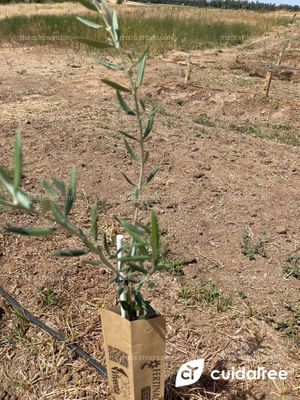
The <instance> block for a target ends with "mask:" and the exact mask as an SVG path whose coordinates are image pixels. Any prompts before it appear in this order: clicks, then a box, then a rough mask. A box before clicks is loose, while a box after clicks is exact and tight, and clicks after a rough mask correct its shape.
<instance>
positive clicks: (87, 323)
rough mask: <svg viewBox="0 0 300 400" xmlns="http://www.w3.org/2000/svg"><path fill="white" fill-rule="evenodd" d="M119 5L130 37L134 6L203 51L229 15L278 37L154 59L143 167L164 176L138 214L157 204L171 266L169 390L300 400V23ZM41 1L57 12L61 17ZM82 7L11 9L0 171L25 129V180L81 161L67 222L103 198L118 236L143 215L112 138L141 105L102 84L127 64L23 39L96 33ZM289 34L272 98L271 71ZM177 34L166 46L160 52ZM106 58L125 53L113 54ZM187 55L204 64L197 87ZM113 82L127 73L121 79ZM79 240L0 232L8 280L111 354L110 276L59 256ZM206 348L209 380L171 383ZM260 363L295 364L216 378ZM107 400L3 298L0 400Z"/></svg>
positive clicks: (25, 220) (18, 217)
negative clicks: (130, 106) (103, 312)
mask: <svg viewBox="0 0 300 400" xmlns="http://www.w3.org/2000/svg"><path fill="white" fill-rule="evenodd" d="M119 9H120V11H121V14H122V21H123V26H124V24H125V25H127V24H128V25H129V27H128V28H127V27H126V26H124V29H127V31H126V34H127V35H129V33H130V32H132V31H133V32H135V33H134V34H135V35H137V34H138V35H140V34H141V33H140V32H144V31H146V28H144V27H143V24H142V23H138V22H136V21H138V19H139V18H140V19H141V20H142V21H146V20H147V21H148V22H147V24H148V26H150V28H151V32H152V31H155V30H156V31H155V34H156V35H158V34H160V31H159V29H160V27H161V26H162V25H163V24H165V21H169V22H168V23H169V29H170V30H171V28H172V29H174V30H175V32H177V31H176V29H177V27H176V23H177V21H178V24H180V27H181V29H183V31H182V32H181V34H182V35H190V36H188V38H189V37H192V38H195V37H196V38H197V40H198V41H199V40H202V42H199V46H200V45H201V46H206V45H207V43H208V41H210V42H209V43H212V42H213V40H215V38H216V37H217V35H221V34H224V29H223V28H222V29H221V28H218V29H219V31H217V32H213V29H217V27H220V26H221V27H223V26H226V27H229V28H228V29H229V31H230V32H233V30H232V26H233V25H232V24H233V23H234V24H236V25H239V26H246V27H247V29H248V30H249V32H251V33H250V34H251V36H256V35H257V34H260V32H264V31H265V32H266V34H263V35H262V36H261V37H259V38H257V39H253V40H251V39H250V40H247V42H245V43H242V44H241V45H236V46H228V47H225V46H224V47H223V48H222V49H220V48H219V42H216V44H215V46H214V47H213V48H212V49H205V50H195V51H187V50H188V49H189V47H188V45H187V44H185V45H183V50H186V51H171V52H168V53H165V54H162V55H160V56H159V57H150V58H149V59H148V61H147V70H146V73H145V77H144V79H145V86H144V88H143V90H142V92H141V93H142V98H143V100H144V103H145V104H146V106H147V108H151V107H152V106H158V107H159V110H160V111H159V113H158V115H157V119H156V121H155V124H154V131H153V137H152V138H151V143H150V142H149V146H150V149H151V157H150V158H149V162H150V163H151V165H153V166H154V165H160V166H161V170H160V171H159V173H158V175H157V177H156V178H155V180H153V182H152V183H151V185H153V186H151V190H150V191H149V192H145V197H144V199H143V200H144V201H143V206H142V210H141V216H142V220H143V222H145V223H148V221H149V214H150V213H151V209H153V208H155V210H156V211H157V213H158V215H159V221H160V228H161V234H162V241H163V249H162V255H163V260H164V261H165V262H166V263H168V264H170V265H171V267H172V268H171V270H170V271H169V273H166V274H165V275H160V276H159V277H158V279H157V281H156V286H155V288H152V289H150V288H149V289H147V290H149V291H148V292H147V296H146V297H147V298H149V299H153V306H154V307H155V308H156V309H158V310H159V311H160V312H161V313H162V314H165V315H166V316H167V326H168V335H167V359H166V361H167V374H166V377H167V378H168V379H167V385H166V388H167V396H166V400H254V399H255V400H262V399H267V400H296V399H299V398H300V387H299V376H300V364H299V349H300V307H299V304H300V248H299V243H300V235H299V219H300V214H299V213H300V210H299V188H300V167H299V165H300V163H299V149H300V114H299V109H300V69H299V66H300V37H299V30H300V21H299V20H298V19H296V20H295V21H294V22H293V23H292V24H288V25H286V26H278V24H279V23H284V24H285V23H286V22H287V20H290V19H291V16H290V15H289V14H288V13H286V14H275V13H274V14H258V13H253V12H242V11H225V10H200V9H192V8H180V7H177V8H174V9H172V8H171V7H164V6H162V7H159V6H158V7H157V8H155V7H153V6H142V7H137V6H135V7H134V6H128V5H127V4H126V5H125V7H123V6H122V7H120V8H119ZM3 10H6V11H5V13H4V11H3ZM175 10H176V11H175ZM36 13H39V14H41V13H48V16H49V19H48V20H47V19H41V16H39V15H34V14H36ZM84 13H86V11H85V9H83V8H81V6H79V5H77V4H75V3H74V5H72V4H69V3H68V4H59V5H58V4H56V5H52V6H50V5H32V4H28V5H26V6H25V5H23V4H22V5H17V6H10V7H0V15H1V16H2V17H3V18H2V20H0V31H1V32H0V35H1V34H2V35H3V33H4V31H5V32H7V34H6V35H5V36H4V38H3V39H2V40H1V39H0V40H1V42H0V60H1V62H0V104H1V107H0V109H1V111H0V132H1V146H0V166H2V165H5V166H6V167H7V173H8V174H9V175H11V174H12V165H13V159H12V157H11V155H12V151H13V141H14V136H15V131H16V129H18V128H19V129H21V130H22V132H23V138H24V139H23V140H24V141H23V143H24V171H23V172H24V174H23V180H22V186H23V187H24V189H25V190H26V191H27V190H28V191H29V192H30V193H33V194H35V195H36V196H39V197H40V196H44V192H43V191H42V190H41V189H40V188H41V181H42V180H43V179H47V180H49V179H50V178H51V176H57V177H58V178H60V179H67V176H66V175H67V171H69V170H70V169H71V167H72V166H76V169H77V171H78V177H79V186H78V196H77V197H78V201H77V204H76V206H75V208H74V214H73V213H72V219H73V218H74V221H78V222H79V224H81V223H82V224H83V226H85V227H88V226H89V221H90V210H89V208H88V203H89V204H90V203H94V202H95V201H96V199H98V200H99V229H101V234H102V233H103V232H105V233H106V235H107V238H108V240H109V242H110V243H111V244H113V243H114V241H115V236H116V234H117V233H119V227H118V226H117V223H116V222H113V216H114V215H120V216H121V217H122V218H124V219H127V218H128V217H129V216H130V215H131V200H130V194H131V190H130V188H129V187H128V185H127V182H126V181H125V180H124V179H122V176H121V174H120V171H121V170H123V169H126V171H127V172H128V174H129V175H130V176H131V174H132V172H133V170H132V162H131V160H130V159H129V157H128V155H126V154H125V151H124V146H123V143H122V138H121V137H120V136H119V135H118V134H117V131H119V130H124V131H127V132H132V121H131V118H132V117H130V116H128V115H125V114H124V113H123V112H122V111H121V110H120V109H119V108H118V107H117V106H116V95H115V91H114V90H112V89H110V88H109V87H107V86H105V85H103V84H102V83H101V82H100V80H101V79H102V78H108V79H112V80H114V79H116V77H115V74H114V73H112V72H111V71H107V70H106V69H105V68H104V67H103V66H102V65H99V64H97V63H96V62H95V58H96V57H95V56H94V54H93V53H87V52H85V51H80V52H79V51H74V48H73V46H71V45H69V44H66V43H65V42H62V41H60V40H57V41H53V40H51V39H49V40H45V41H40V42H39V41H34V40H33V41H32V42H29V41H24V40H20V35H25V34H26V31H27V32H28V31H30V32H32V35H36V34H37V33H38V34H41V29H42V30H45V32H49V34H50V35H51V37H52V38H53V37H54V33H53V32H54V31H58V32H62V33H61V34H62V35H63V36H65V35H67V33H66V28H67V26H64V25H65V24H69V23H70V24H72V26H71V27H70V26H69V29H72V32H73V34H82V35H89V36H90V35H91V34H92V33H93V31H89V32H87V30H86V31H83V33H82V29H83V28H84V27H83V26H81V25H79V23H78V25H75V24H77V22H76V21H75V19H74V17H73V14H74V15H75V14H78V15H79V14H84ZM18 14H20V15H18ZM53 14H55V15H54V16H53ZM175 14H176V15H175ZM5 15H6V16H7V18H8V19H7V18H4V16H5ZM59 15H63V17H62V21H63V22H61V21H60V19H59V18H58V16H59ZM200 15H202V17H201V18H199V16H200ZM26 16H27V17H28V18H29V19H28V20H26ZM282 17H283V18H284V19H283V20H281V18H282ZM17 18H20V19H17ZM39 18H40V19H39ZM151 18H152V19H151ZM176 18H177V19H176ZM174 20H175V22H176V23H175V22H174ZM200 20H201V24H200ZM24 21H25V22H24ZM49 21H50V22H49ZM151 21H154V22H153V24H155V25H154V26H151V23H150V22H151ZM185 21H186V22H185ZM197 21H199V22H197ZM280 21H281V22H280ZM33 22H34V23H33ZM204 22H205V24H206V25H205V24H204ZM145 23H146V22H145ZM31 24H32V25H31ZM197 24H200V25H201V29H202V30H201V29H200V27H198V26H197ZM204 26H205V27H207V26H211V31H208V30H207V32H205V29H204ZM45 32H44V33H42V35H45ZM128 32H129V33H128ZM178 32H179V29H178ZM247 32H248V31H247ZM200 33H201V36H200V39H199V35H200ZM147 34H148V32H147ZM205 34H207V36H205ZM176 35H177V33H176ZM211 35H214V36H213V37H212V36H211ZM0 37H1V36H0ZM203 38H204V39H203ZM207 38H208V39H207ZM287 39H289V46H287V48H286V51H285V53H284V56H283V58H282V63H281V64H280V66H279V67H278V68H276V70H275V71H274V75H273V79H272V83H271V88H270V95H269V98H266V97H265V96H264V91H263V87H264V82H265V76H266V72H267V70H268V67H269V66H270V65H272V64H273V65H274V63H276V61H277V60H278V55H279V53H280V50H281V49H282V46H283V43H285V41H286V40H287ZM30 43H33V45H30ZM40 43H43V45H39V44H40ZM170 43H172V42H170ZM170 43H169V42H159V41H155V42H154V44H153V46H154V50H155V51H156V52H159V51H161V50H166V49H167V47H164V46H167V45H169V44H170ZM173 43H174V42H173ZM58 44H61V45H60V46H59V45H58ZM131 44H132V45H133V47H138V46H137V45H139V46H140V47H141V46H142V45H143V46H144V42H140V41H135V43H131ZM179 45H180V43H179V42H178V43H176V46H177V48H178V46H179ZM155 46H156V47H155ZM103 56H104V57H105V59H107V61H111V62H117V61H118V60H117V59H116V58H115V57H114V55H113V54H104V55H103ZM189 57H190V62H191V64H190V65H191V66H192V70H191V76H190V80H189V81H188V82H185V77H186V71H187V60H188V59H189ZM119 79H120V81H119ZM118 81H119V82H120V83H124V84H125V81H122V76H121V74H120V76H119V77H118ZM125 96H126V95H125ZM2 211H3V209H2ZM37 222H38V221H35V219H34V217H31V216H29V215H23V213H22V212H18V213H15V212H11V213H9V214H7V213H1V207H0V227H1V226H5V225H8V224H11V225H15V226H20V225H24V226H33V225H36V223H37ZM41 223H42V221H41ZM77 245H78V242H77V241H76V240H73V239H72V238H69V237H67V238H66V237H64V235H62V234H58V235H53V236H51V237H50V238H49V239H47V240H45V239H44V238H36V239H35V240H31V239H30V238H26V237H16V236H12V235H10V234H8V233H7V232H5V231H3V230H1V228H0V264H1V268H0V286H3V287H4V288H5V289H6V290H7V291H8V292H9V293H11V294H12V296H14V297H15V298H16V299H17V301H18V302H20V303H21V304H22V305H23V306H24V307H25V308H27V309H28V310H29V311H30V312H32V313H33V314H35V315H36V316H38V317H39V318H41V320H43V321H44V322H46V323H47V324H48V325H50V326H51V327H53V328H54V329H56V330H57V331H59V332H61V333H62V334H63V335H65V336H66V337H67V338H68V339H69V340H70V341H72V342H75V343H77V344H78V345H79V346H80V347H81V348H82V349H84V350H85V351H86V352H87V353H89V354H90V355H91V356H93V357H94V358H95V359H96V360H97V361H99V362H100V363H104V354H103V339H102V331H101V329H102V328H101V323H100V318H99V312H100V309H101V308H107V307H109V306H110V305H112V304H114V302H115V294H114V291H113V290H112V288H111V287H110V286H109V285H108V281H109V279H110V274H109V272H108V271H107V270H106V269H105V268H98V267H92V266H87V265H85V264H84V263H83V262H82V261H83V260H80V259H73V258H72V259H69V258H65V259H56V258H54V257H51V252H52V251H54V250H57V249H58V248H77ZM198 358H204V359H205V370H204V374H203V376H202V377H201V380H200V381H199V382H198V383H197V384H196V385H193V386H187V387H186V388H175V387H174V383H175V382H174V381H175V375H174V374H176V372H177V369H178V367H179V366H180V365H182V364H183V363H185V362H187V361H188V360H192V359H198ZM258 366H264V367H265V368H267V369H268V370H270V369H275V370H280V369H288V370H289V377H288V379H287V380H286V381H276V382H275V383H274V381H263V380H261V381H246V382H244V381H239V380H233V381H230V382H225V381H212V380H211V379H209V377H210V372H211V371H212V369H215V368H216V367H217V368H222V369H225V370H227V369H231V368H232V367H234V368H236V369H240V368H242V367H245V368H246V369H253V368H256V367H258ZM109 398H110V397H109V393H108V392H107V384H106V380H105V379H103V377H102V376H101V375H99V374H98V373H97V372H96V370H94V369H93V368H91V367H89V366H88V365H87V364H86V363H85V362H84V361H83V360H82V359H79V358H77V357H76V356H75V355H74V354H73V353H72V352H70V351H68V350H67V349H66V347H65V346H64V345H63V344H62V343H58V342H56V341H54V340H52V338H51V337H50V336H48V335H47V334H46V333H44V332H42V331H40V330H38V329H36V328H34V327H33V326H32V325H30V324H29V323H28V321H27V320H25V319H24V318H23V317H22V316H20V314H18V313H16V312H14V311H13V310H12V309H11V308H10V307H8V305H7V303H6V302H5V301H4V300H2V298H1V297H0V400H107V399H109Z"/></svg>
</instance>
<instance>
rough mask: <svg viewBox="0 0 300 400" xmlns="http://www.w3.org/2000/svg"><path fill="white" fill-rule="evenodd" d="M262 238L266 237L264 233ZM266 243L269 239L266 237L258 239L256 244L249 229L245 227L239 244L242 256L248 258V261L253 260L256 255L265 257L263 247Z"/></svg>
mask: <svg viewBox="0 0 300 400" xmlns="http://www.w3.org/2000/svg"><path fill="white" fill-rule="evenodd" d="M263 236H266V234H265V233H264V235H263ZM268 242H269V239H268V238H266V237H264V238H260V239H258V241H257V242H255V241H254V239H253V235H252V233H251V231H250V229H249V228H248V227H245V228H244V231H243V237H242V243H241V250H242V254H243V255H244V256H246V257H248V258H249V260H255V256H256V255H260V256H261V257H267V251H266V248H265V245H266V243H268Z"/></svg>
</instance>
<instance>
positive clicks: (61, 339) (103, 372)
mask: <svg viewBox="0 0 300 400" xmlns="http://www.w3.org/2000/svg"><path fill="white" fill-rule="evenodd" d="M0 296H2V297H3V298H4V299H5V300H6V301H7V302H8V303H9V304H10V305H11V306H12V307H13V308H14V309H15V310H17V311H19V312H20V313H21V314H22V315H23V317H24V318H26V319H27V320H28V321H29V322H31V323H32V324H33V325H35V326H36V327H38V328H39V329H42V330H43V331H45V332H46V333H48V334H49V335H50V336H52V337H53V338H54V339H56V340H57V341H59V342H63V343H64V344H65V345H66V346H67V347H69V349H71V350H72V351H74V352H75V353H76V354H77V355H78V356H79V357H81V358H82V359H84V360H85V361H86V362H87V363H88V364H89V365H91V366H92V367H94V368H95V369H96V370H97V372H99V373H100V374H101V375H103V376H105V377H106V376H107V371H106V368H105V367H103V365H101V364H99V363H98V361H96V360H95V359H94V358H92V357H91V356H90V355H89V354H88V353H86V352H85V351H83V350H81V349H80V348H79V347H78V346H77V345H76V344H75V343H74V342H70V341H68V340H67V339H66V338H65V337H64V336H63V335H61V334H60V333H59V332H56V331H55V330H54V329H52V328H51V327H50V326H48V325H46V324H45V323H44V322H43V321H41V320H40V319H38V318H37V317H35V316H34V315H32V314H31V313H30V312H29V311H27V310H26V309H25V308H24V307H22V306H21V304H19V303H18V302H17V301H16V300H15V299H14V298H13V297H12V296H11V295H10V294H9V293H7V291H6V290H4V289H3V288H2V287H1V286H0Z"/></svg>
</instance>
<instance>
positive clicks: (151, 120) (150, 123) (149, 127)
mask: <svg viewBox="0 0 300 400" xmlns="http://www.w3.org/2000/svg"><path fill="white" fill-rule="evenodd" d="M154 117H155V115H154V114H152V113H151V114H150V115H149V118H148V122H147V126H146V129H145V131H144V135H143V138H144V139H147V137H148V136H149V134H150V133H151V131H152V129H153V123H154Z"/></svg>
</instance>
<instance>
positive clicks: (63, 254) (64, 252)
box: [51, 249, 89, 257]
mask: <svg viewBox="0 0 300 400" xmlns="http://www.w3.org/2000/svg"><path fill="white" fill-rule="evenodd" d="M87 253H89V250H87V249H85V250H68V249H66V250H58V251H54V252H53V253H52V254H51V255H52V256H54V257H79V256H84V255H85V254H87Z"/></svg>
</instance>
